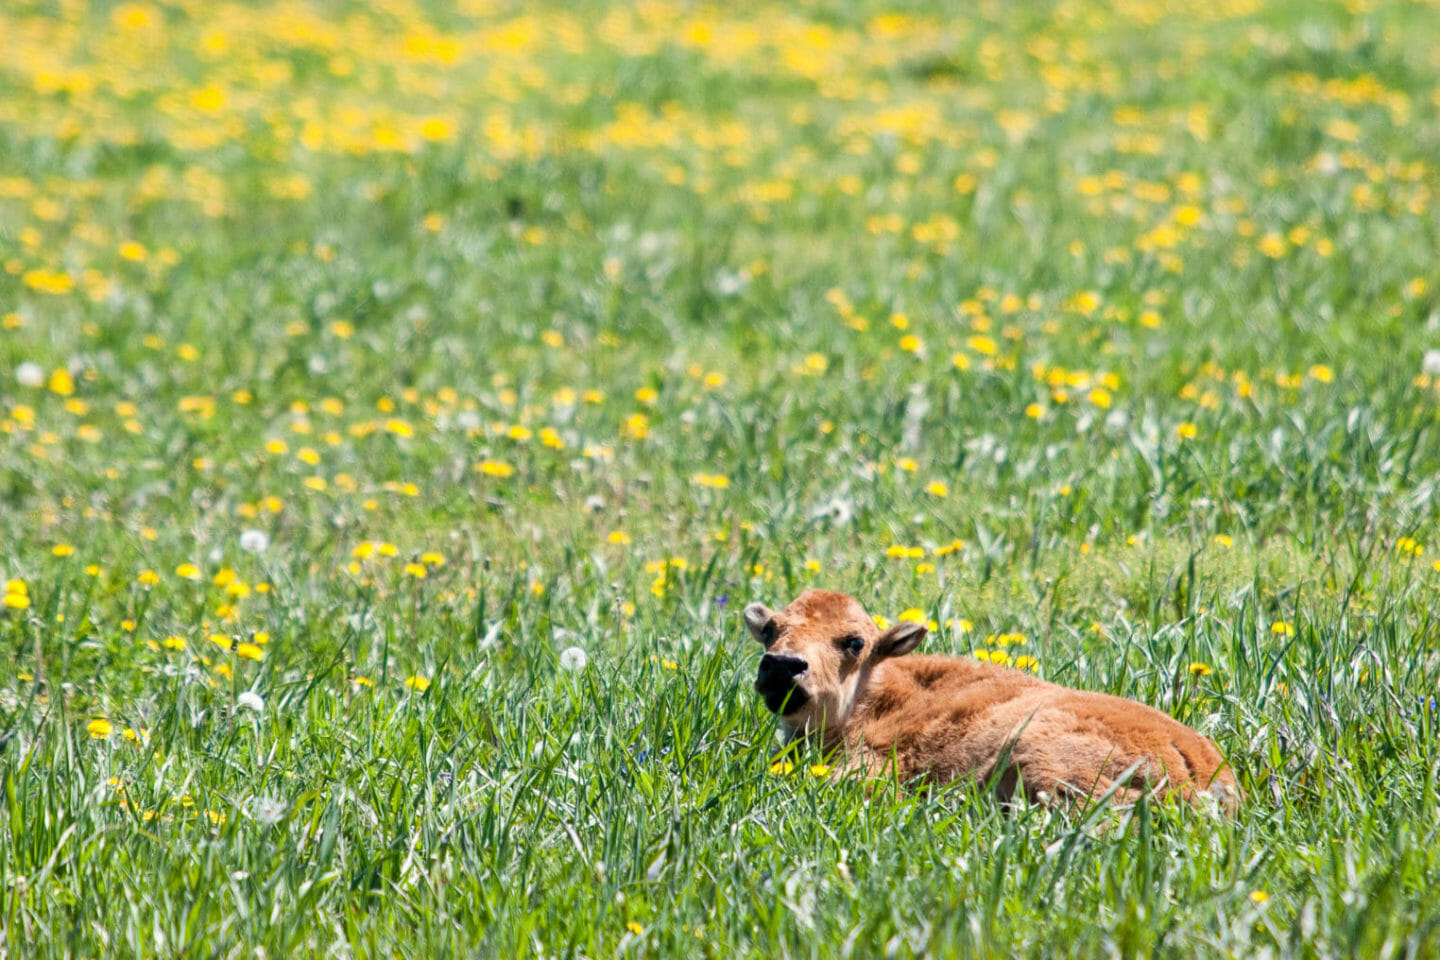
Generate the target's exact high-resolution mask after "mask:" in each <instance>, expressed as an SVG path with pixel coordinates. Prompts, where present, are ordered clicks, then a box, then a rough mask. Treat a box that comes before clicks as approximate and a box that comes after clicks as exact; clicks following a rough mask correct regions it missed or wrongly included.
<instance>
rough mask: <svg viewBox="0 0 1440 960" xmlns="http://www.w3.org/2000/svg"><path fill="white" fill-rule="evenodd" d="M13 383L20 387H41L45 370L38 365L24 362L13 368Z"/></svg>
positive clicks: (28, 361) (43, 382) (27, 361)
mask: <svg viewBox="0 0 1440 960" xmlns="http://www.w3.org/2000/svg"><path fill="white" fill-rule="evenodd" d="M15 382H16V383H18V384H20V386H22V387H41V386H44V385H45V370H44V369H43V368H42V367H41V366H40V364H38V363H35V362H33V361H31V360H26V361H25V362H24V363H22V364H20V366H18V367H16V368H15Z"/></svg>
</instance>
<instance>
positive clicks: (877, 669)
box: [745, 590, 1240, 812]
mask: <svg viewBox="0 0 1440 960" xmlns="http://www.w3.org/2000/svg"><path fill="white" fill-rule="evenodd" d="M745 621H746V624H747V626H749V627H750V630H751V632H752V633H754V634H755V635H756V638H757V639H759V640H760V641H761V642H762V643H764V644H765V645H766V653H767V658H766V659H767V660H771V659H773V660H774V662H775V663H777V664H779V663H787V664H790V668H789V669H798V667H799V661H800V660H803V661H804V667H805V669H804V670H803V672H801V673H800V674H799V675H797V676H796V677H795V678H794V680H793V686H794V687H795V688H796V691H797V692H794V693H792V694H791V695H790V699H789V700H787V701H785V704H784V706H783V708H782V709H783V710H784V712H783V713H782V715H781V717H780V720H781V723H782V725H784V726H785V727H786V728H788V730H789V732H790V733H791V735H792V736H811V737H816V738H818V739H820V740H821V741H822V743H823V745H824V746H825V747H826V748H836V747H838V748H842V749H843V750H844V752H845V755H846V761H845V766H846V767H847V768H849V769H857V768H858V769H860V770H863V771H864V772H866V773H868V774H870V775H878V774H882V773H890V772H893V773H894V774H895V775H896V776H897V777H899V778H900V779H902V780H908V779H912V778H918V777H923V778H925V779H926V780H927V781H929V782H931V783H937V784H939V783H947V782H949V781H951V780H954V779H956V778H960V777H976V778H979V779H980V780H981V781H983V782H987V783H993V784H994V785H995V787H996V789H997V790H998V791H999V792H1000V794H1001V795H1002V796H1005V797H1009V796H1013V795H1014V793H1015V792H1016V790H1017V789H1020V788H1022V785H1023V790H1024V792H1025V794H1026V795H1027V796H1028V797H1029V798H1031V799H1035V800H1040V801H1043V802H1058V801H1079V802H1085V801H1088V800H1090V799H1092V798H1094V797H1098V796H1100V795H1102V794H1105V793H1107V792H1110V791H1113V796H1114V799H1115V801H1116V802H1117V803H1130V802H1134V801H1135V800H1137V799H1138V798H1139V797H1140V795H1141V793H1142V792H1151V793H1153V794H1154V795H1156V796H1160V795H1165V794H1172V793H1173V794H1177V795H1178V796H1180V797H1182V798H1183V799H1185V800H1188V801H1190V802H1192V803H1193V802H1196V801H1198V800H1199V799H1200V798H1201V796H1202V795H1208V796H1210V797H1213V798H1214V799H1215V800H1216V801H1217V802H1219V803H1220V805H1221V806H1222V807H1224V808H1225V809H1227V810H1229V811H1231V812H1233V811H1234V810H1235V808H1236V806H1237V804H1238V801H1239V797H1240V794H1239V790H1238V789H1237V787H1236V784H1235V777H1234V774H1233V772H1232V771H1231V770H1230V768H1229V766H1228V765H1227V764H1226V762H1225V758H1224V757H1223V756H1221V754H1220V751H1219V749H1218V748H1217V747H1216V746H1215V744H1214V742H1212V741H1211V740H1209V739H1208V738H1206V737H1203V736H1201V735H1200V734H1198V733H1196V732H1195V731H1194V730H1191V729H1190V728H1189V727H1187V726H1185V725H1184V724H1182V723H1180V722H1179V721H1177V720H1175V719H1173V718H1172V717H1169V716H1167V715H1166V714H1164V713H1161V712H1160V711H1159V710H1156V709H1154V708H1153V707H1149V706H1146V705H1145V704H1142V703H1138V702H1136V701H1134V700H1126V699H1124V698H1122V697H1113V696H1109V695H1107V694H1103V693H1091V692H1088V691H1083V690H1072V689H1069V688H1067V687H1062V686H1059V685H1057V684H1053V683H1047V682H1046V681H1044V680H1041V679H1040V678H1038V677H1035V676H1032V675H1031V674H1028V673H1024V672H1022V671H1020V670H1013V669H1010V668H1008V667H1002V666H998V665H995V664H990V663H982V662H980V661H978V660H972V659H970V658H967V657H948V656H931V655H926V656H905V654H906V653H908V652H909V651H910V650H912V649H914V647H915V646H916V645H918V643H919V641H920V639H921V638H923V637H924V634H925V628H924V627H923V626H920V625H918V624H908V623H902V624H896V625H895V626H894V627H892V628H890V629H889V630H887V631H885V632H883V633H882V632H881V631H880V630H879V628H878V627H876V626H875V623H874V621H873V620H872V619H871V618H870V617H869V616H868V615H867V614H866V613H865V610H864V608H863V607H861V606H860V604H859V603H858V602H857V601H856V600H855V599H854V598H852V597H849V596H847V595H845V594H843V593H833V592H830V591H825V590H807V591H805V592H804V593H803V594H801V595H800V597H799V598H798V599H796V600H795V601H794V602H792V603H791V604H790V605H789V606H787V607H786V608H785V609H784V610H781V611H778V612H773V611H770V610H768V609H767V608H765V607H764V606H763V605H762V604H752V605H751V606H750V607H748V608H746V611H745ZM852 637H853V638H859V640H861V641H863V648H862V649H859V650H858V652H856V653H852V652H848V651H847V649H846V647H847V638H852ZM848 643H849V645H850V646H858V645H857V644H856V643H855V641H854V640H848ZM796 658H799V659H798V660H797V659H796ZM773 679H774V678H773V676H772V677H770V680H771V681H773ZM766 680H767V676H766V673H765V671H764V670H762V674H761V679H760V680H757V686H759V685H761V684H762V683H765V682H766ZM781 696H783V695H781ZM802 700H803V703H801V705H800V706H798V707H793V706H792V704H794V703H795V702H797V701H802Z"/></svg>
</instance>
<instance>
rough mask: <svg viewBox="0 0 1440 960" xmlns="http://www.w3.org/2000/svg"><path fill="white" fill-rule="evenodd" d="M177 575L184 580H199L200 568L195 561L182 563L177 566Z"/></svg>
mask: <svg viewBox="0 0 1440 960" xmlns="http://www.w3.org/2000/svg"><path fill="white" fill-rule="evenodd" d="M175 576H177V577H179V578H181V579H182V580H199V579H200V568H199V567H197V566H195V564H193V563H182V564H180V566H178V567H176V568H175Z"/></svg>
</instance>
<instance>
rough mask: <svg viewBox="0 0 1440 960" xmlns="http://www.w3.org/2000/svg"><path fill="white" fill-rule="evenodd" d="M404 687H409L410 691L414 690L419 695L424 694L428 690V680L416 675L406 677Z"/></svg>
mask: <svg viewBox="0 0 1440 960" xmlns="http://www.w3.org/2000/svg"><path fill="white" fill-rule="evenodd" d="M405 686H407V687H409V688H410V689H411V690H416V691H418V692H420V693H424V692H425V691H426V690H429V689H430V678H429V677H422V676H419V675H418V674H417V675H415V676H412V677H406V678H405Z"/></svg>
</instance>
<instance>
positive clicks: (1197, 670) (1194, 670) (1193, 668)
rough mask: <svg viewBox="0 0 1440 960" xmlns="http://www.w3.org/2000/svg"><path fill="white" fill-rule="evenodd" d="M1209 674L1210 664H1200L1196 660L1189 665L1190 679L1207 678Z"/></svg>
mask: <svg viewBox="0 0 1440 960" xmlns="http://www.w3.org/2000/svg"><path fill="white" fill-rule="evenodd" d="M1210 673H1211V670H1210V664H1208V663H1201V662H1200V661H1198V660H1197V661H1195V662H1194V663H1192V664H1190V676H1192V677H1208V676H1210Z"/></svg>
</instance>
